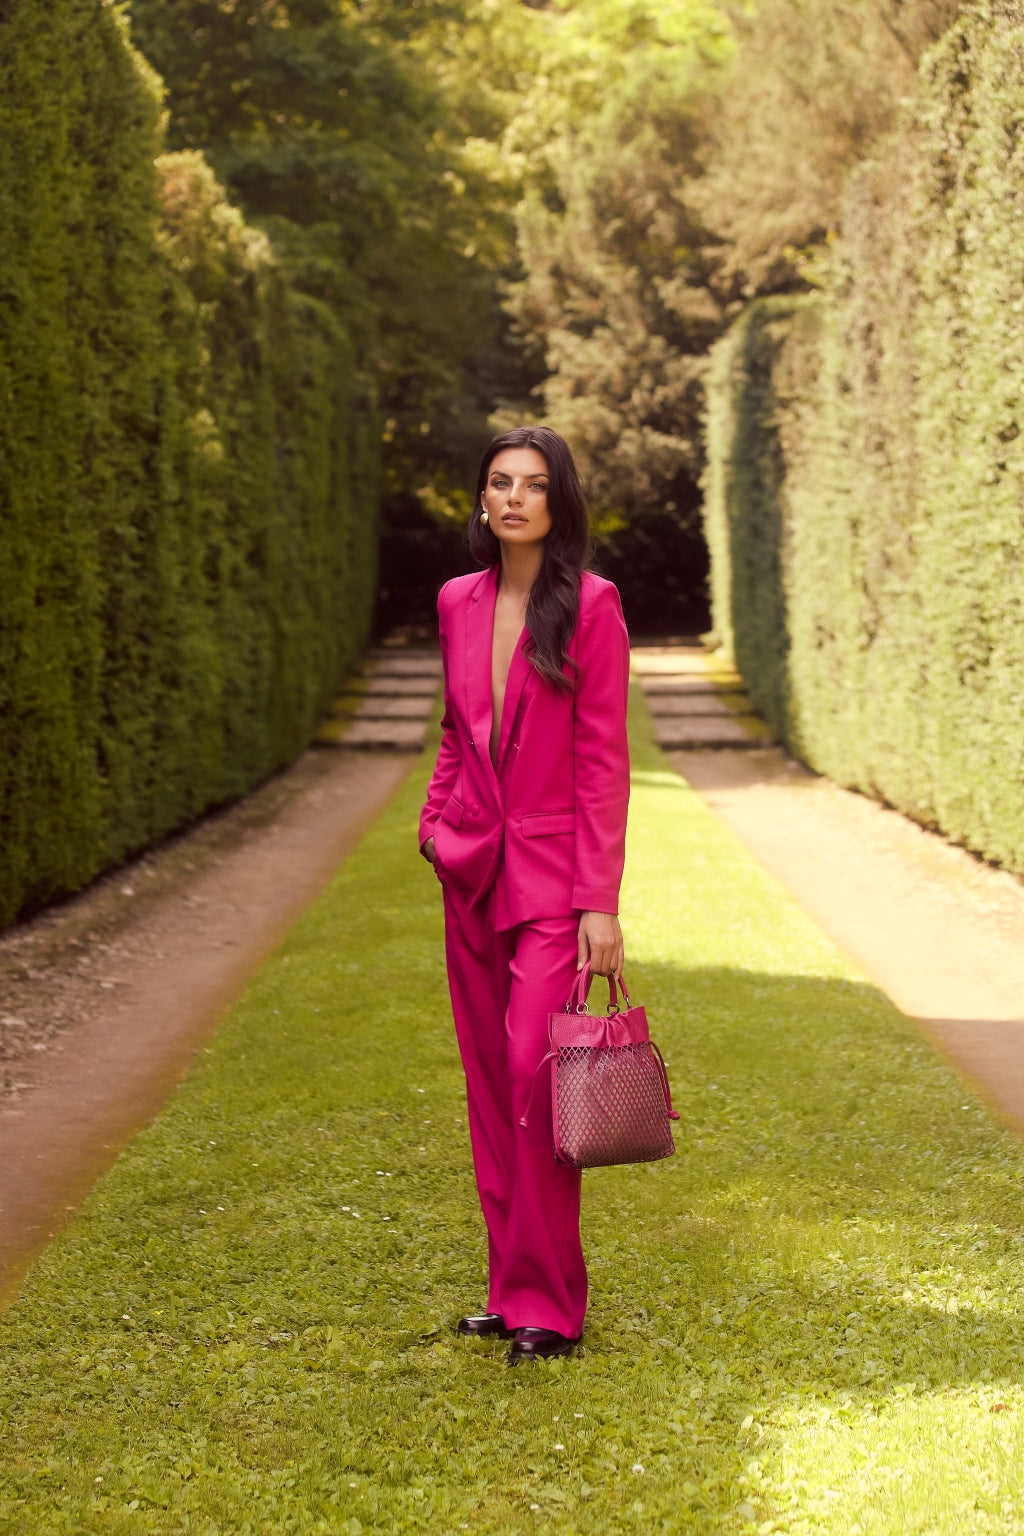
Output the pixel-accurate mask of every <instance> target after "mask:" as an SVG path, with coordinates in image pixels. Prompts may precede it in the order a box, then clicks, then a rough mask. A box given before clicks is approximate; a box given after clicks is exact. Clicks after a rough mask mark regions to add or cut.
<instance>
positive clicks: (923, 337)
mask: <svg viewBox="0 0 1024 1536" xmlns="http://www.w3.org/2000/svg"><path fill="white" fill-rule="evenodd" d="M1022 36H1024V5H1022V4H1020V3H1018V0H983V3H978V4H975V5H973V6H971V7H969V8H968V9H967V11H966V12H965V15H964V16H963V17H962V19H961V21H960V22H958V23H957V25H956V26H955V27H954V28H953V29H952V31H951V32H950V33H949V34H947V36H946V38H945V39H943V41H942V42H941V43H940V44H939V45H938V46H937V47H936V48H935V49H934V50H933V52H932V53H931V54H930V55H928V56H927V57H926V59H925V61H924V63H923V66H922V72H921V87H920V93H919V97H918V99H917V101H916V102H915V103H914V104H913V108H912V110H911V111H910V112H909V114H908V120H907V122H906V125H905V126H904V128H903V129H901V131H900V132H899V134H898V135H896V136H895V137H894V138H893V140H892V141H891V142H890V143H889V144H888V145H887V146H886V147H885V149H884V151H883V152H881V153H880V154H879V155H878V157H877V158H876V159H875V160H873V161H872V162H871V163H869V164H867V165H865V166H864V167H863V168H862V169H861V170H860V171H859V172H858V174H857V176H856V177H855V179H854V182H853V184H852V186H851V189H850V192H849V197H848V201H847V206H846V211H845V217H844V220H843V227H842V234H841V237H840V239H839V240H838V242H837V245H836V247H835V249H834V252H833V256H832V259H831V260H830V262H829V268H828V272H827V275H826V280H825V284H824V291H823V292H822V293H821V294H819V295H814V296H810V297H805V298H803V299H796V300H794V299H784V300H781V299H776V300H763V301H759V302H757V303H755V304H754V305H753V306H752V307H751V308H750V309H749V310H748V311H747V313H746V314H745V315H744V316H743V317H742V318H741V319H740V321H739V322H738V323H737V325H736V326H735V327H734V329H733V330H732V331H731V332H730V334H729V335H727V336H726V337H725V338H723V340H722V342H721V343H719V345H718V347H717V349H716V353H715V356H714V360H713V364H712V370H711V376H710V385H709V388H710V394H709V407H708V450H709V461H710V462H709V468H708V472H707V476H706V483H705V491H706V498H707V500H706V520H707V531H708V538H709V542H710V545H711V549H712V561H713V607H714V625H715V629H716V631H717V632H718V633H719V635H720V636H721V637H722V640H723V643H724V644H725V645H726V647H727V648H728V649H729V650H730V652H731V653H732V654H733V655H734V657H735V659H736V662H737V664H738V666H739V667H740V670H741V671H742V672H743V675H744V676H745V678H746V679H747V681H748V684H749V686H750V689H751V692H752V695H753V697H754V698H755V700H756V702H757V704H758V705H759V707H760V708H761V709H762V710H763V711H764V712H765V714H766V715H767V717H768V718H769V719H770V720H771V722H772V723H773V725H774V726H775V727H776V729H777V730H778V731H779V732H780V733H781V734H782V735H783V736H784V738H785V739H786V741H787V742H788V743H789V744H790V747H791V749H792V750H793V751H794V752H795V753H796V754H797V755H799V756H800V757H802V758H803V759H804V760H805V761H806V762H808V763H810V764H811V766H813V767H814V768H815V769H817V770H819V771H820V772H822V773H825V774H828V775H829V776H830V777H832V778H834V779H836V780H838V781H839V782H840V783H842V784H845V785H849V786H853V787H855V788H857V789H860V790H863V791H865V792H866V793H868V794H871V795H874V796H876V797H878V798H880V799H883V800H885V801H887V802H888V803H890V804H892V805H895V806H897V807H899V808H900V809H901V810H903V811H904V812H906V813H908V814H910V815H912V816H914V817H916V818H917V819H918V820H920V821H921V822H923V823H925V824H926V825H929V826H933V827H937V828H939V829H941V830H942V831H943V832H945V833H946V834H947V835H948V836H950V837H951V838H953V839H955V840H956V841H958V842H962V843H964V844H965V845H966V846H967V847H969V848H972V849H974V850H976V851H977V852H979V853H981V854H983V855H984V856H986V857H987V858H989V859H992V860H995V861H998V862H1000V863H1002V864H1004V865H1005V866H1006V867H1008V868H1009V869H1012V870H1014V871H1017V872H1022V871H1024V435H1022V427H1024V234H1022V231H1024V114H1022V111H1021V103H1022V101H1024V48H1022V46H1021V38H1022Z"/></svg>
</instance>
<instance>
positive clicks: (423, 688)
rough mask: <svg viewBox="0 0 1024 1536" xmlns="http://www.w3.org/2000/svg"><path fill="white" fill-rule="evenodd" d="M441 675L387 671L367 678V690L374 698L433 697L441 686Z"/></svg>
mask: <svg viewBox="0 0 1024 1536" xmlns="http://www.w3.org/2000/svg"><path fill="white" fill-rule="evenodd" d="M440 683H441V679H440V677H435V676H433V675H432V676H430V677H416V676H409V675H408V674H406V673H397V672H395V673H386V674H385V675H384V676H383V677H382V676H380V675H379V674H377V675H375V676H373V677H369V678H367V681H366V689H365V692H366V693H367V695H370V696H372V697H374V698H377V697H391V698H416V697H418V698H426V699H432V698H433V697H434V695H435V693H436V692H437V690H438V688H439V687H440Z"/></svg>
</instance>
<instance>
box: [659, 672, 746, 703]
mask: <svg viewBox="0 0 1024 1536" xmlns="http://www.w3.org/2000/svg"><path fill="white" fill-rule="evenodd" d="M638 681H639V683H640V686H641V687H642V688H643V691H644V693H646V694H647V696H648V698H650V697H652V696H657V695H658V694H662V693H666V694H670V695H671V694H677V693H685V694H708V693H710V694H720V693H723V694H724V693H728V694H733V693H740V694H745V693H746V687H745V685H744V683H743V679H742V678H739V677H736V678H726V679H725V680H723V681H721V682H719V681H718V680H717V679H712V678H711V677H709V676H707V675H704V676H703V677H702V676H700V674H698V673H690V674H687V675H679V674H677V675H675V676H673V675H667V676H665V677H653V676H644V677H642V678H639V679H638Z"/></svg>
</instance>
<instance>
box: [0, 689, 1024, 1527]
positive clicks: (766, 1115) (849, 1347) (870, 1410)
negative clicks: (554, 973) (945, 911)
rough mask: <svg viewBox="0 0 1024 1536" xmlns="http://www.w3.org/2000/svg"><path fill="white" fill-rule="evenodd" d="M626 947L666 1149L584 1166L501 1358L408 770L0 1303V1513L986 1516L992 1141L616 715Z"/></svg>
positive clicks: (1008, 1179) (613, 1520)
mask: <svg viewBox="0 0 1024 1536" xmlns="http://www.w3.org/2000/svg"><path fill="white" fill-rule="evenodd" d="M637 710H638V716H637V719H636V721H635V729H634V738H635V743H636V750H635V766H636V773H635V790H634V802H633V812H632V818H631V850H630V861H629V873H628V876H627V889H626V892H625V903H624V925H625V928H626V932H627V952H628V953H629V954H630V956H631V957H632V958H631V963H630V965H629V967H628V972H627V974H628V976H629V980H630V983H631V985H632V988H633V991H634V994H635V995H637V996H639V997H640V998H642V999H643V1000H644V1001H645V1002H646V1003H647V1004H648V1007H649V1011H650V1014H651V1017H652V1021H653V1024H654V1026H655V1033H656V1035H657V1037H658V1038H659V1040H660V1042H661V1043H662V1045H663V1046H664V1048H665V1052H666V1055H667V1058H668V1061H669V1066H670V1070H671V1072H672V1076H673V1082H674V1086H675V1089H676V1093H677V1096H678V1099H679V1107H680V1109H681V1110H682V1112H683V1120H682V1123H681V1126H680V1137H679V1140H680V1155H679V1156H678V1157H677V1158H675V1159H674V1160H672V1161H671V1162H669V1163H664V1164H657V1165H654V1166H652V1167H650V1168H634V1169H616V1170H602V1171H599V1172H594V1173H591V1174H588V1175H587V1177H586V1180H585V1238H586V1246H587V1250H588V1254H589V1257H590V1261H591V1273H592V1286H593V1291H592V1295H593V1304H592V1312H591V1316H590V1319H589V1322H588V1331H587V1337H586V1347H585V1349H584V1350H582V1351H581V1353H580V1355H579V1357H578V1358H577V1359H575V1360H573V1361H570V1362H556V1363H554V1364H552V1365H549V1366H541V1367H537V1368H535V1369H531V1370H525V1369H524V1370H520V1371H517V1372H509V1371H508V1370H507V1369H506V1368H505V1365H504V1350H503V1349H502V1348H501V1347H500V1346H498V1345H493V1346H489V1345H485V1346H480V1345H475V1346H474V1345H472V1344H464V1343H463V1342H462V1341H458V1340H456V1339H455V1338H453V1337H452V1335H451V1333H450V1325H451V1323H452V1321H453V1320H454V1319H455V1318H456V1317H457V1316H458V1315H459V1313H460V1311H462V1310H464V1309H465V1308H466V1307H471V1306H474V1305H479V1304H480V1302H481V1300H482V1298H483V1286H482V1276H481V1270H482V1265H483V1259H484V1247H483V1241H482V1233H481V1229H480V1222H479V1218H478V1214H477V1208H476V1201H475V1195H474V1192H473V1188H472V1181H471V1176H470V1167H469V1156H468V1147H467V1138H466V1129H465V1114H464V1105H463V1099H462V1082H461V1074H460V1070H459V1066H458V1061H457V1057H456V1052H455V1047H454V1043H453V1040H452V1035H451V1029H450V1024H449V1019H448V1011H447V1001H446V995H445V987H444V972H443V963H442V955H441V948H440V935H441V925H440V912H439V901H438V893H437V891H436V888H435V885H434V883H433V880H432V877H431V875H430V872H429V871H428V870H427V868H426V866H425V865H423V864H422V862H421V861H420V860H419V859H418V857H417V854H416V848H415V823H416V814H417V810H418V805H419V800H420V796H421V794H422V789H423V779H424V774H425V770H423V771H421V772H418V773H416V774H414V776H413V778H412V779H411V780H410V781H409V782H408V783H407V784H406V786H405V787H404V788H403V789H402V790H401V791H400V793H399V796H398V798H397V799H396V800H395V801H394V802H393V803H392V806H391V808H390V809H389V810H388V811H387V813H386V814H385V815H384V817H383V818H382V819H381V820H380V822H379V823H378V824H377V826H376V827H375V828H374V830H373V831H372V832H371V834H370V835H369V836H368V838H367V839H366V840H365V842H364V843H363V844H362V846H361V848H360V849H359V851H358V852H357V853H356V855H355V856H354V857H353V858H352V859H350V861H349V862H348V863H347V864H346V866H345V868H344V869H343V870H342V871H341V873H340V874H339V876H338V878H337V880H336V881H335V882H334V884H333V886H332V887H331V889H330V890H329V892H328V893H327V894H326V896H325V897H323V898H322V899H321V900H320V901H319V903H318V904H317V905H316V906H315V907H314V908H313V909H312V910H311V911H310V912H309V913H308V915H307V916H306V917H305V918H304V919H303V920H302V921H301V922H300V923H299V925H298V926H297V927H296V929H295V930H294V931H293V933H292V934H291V936H290V938H289V940H288V942H287V943H286V944H285V945H284V947H283V948H282V949H281V950H280V951H279V952H278V954H277V955H276V957H275V958H274V959H273V960H272V961H271V963H270V964H268V966H267V967H266V969H265V970H264V971H263V972H262V974H261V975H260V976H259V978H258V979H257V980H256V981H255V982H254V983H253V984H252V985H251V986H250V988H249V990H248V991H247V993H246V995H245V997H244V998H243V999H242V1001H241V1003H240V1004H239V1005H238V1007H237V1008H236V1009H235V1011H234V1013H233V1014H232V1017H231V1018H230V1020H229V1021H228V1023H227V1024H226V1025H225V1026H224V1028H223V1029H222V1030H221V1032H220V1034H219V1035H218V1036H217V1038H216V1040H215V1042H214V1044H213V1046H212V1047H211V1048H210V1049H209V1050H208V1051H206V1052H205V1054H204V1055H203V1057H202V1059H201V1062H200V1064H199V1065H198V1066H197V1069H196V1070H195V1072H194V1073H193V1075H192V1077H191V1078H190V1080H189V1081H188V1083H187V1084H186V1085H185V1087H184V1088H183V1089H182V1090H181V1091H180V1092H179V1093H178V1094H177V1096H176V1097H175V1099H174V1100H173V1102H172V1103H171V1105H170V1106H169V1107H168V1109H167V1110H166V1111H165V1113H164V1114H163V1115H162V1116H161V1117H160V1119H159V1120H158V1121H157V1123H156V1124H155V1125H154V1126H152V1127H151V1128H150V1129H149V1130H148V1131H146V1132H145V1133H144V1134H143V1135H141V1136H140V1137H139V1138H138V1139H137V1141H136V1142H135V1143H134V1144H133V1146H132V1147H131V1149H130V1150H129V1152H128V1153H127V1154H126V1156H125V1157H123V1158H122V1159H121V1161H120V1162H119V1163H118V1165H117V1167H116V1168H115V1169H114V1171H113V1172H112V1173H111V1174H110V1175H109V1176H108V1177H107V1178H106V1179H105V1180H104V1181H103V1183H102V1184H101V1185H100V1186H99V1188H98V1189H97V1190H96V1192H95V1194H94V1196H93V1197H92V1199H91V1201H90V1203H89V1205H88V1207H87V1209H86V1211H85V1214H84V1215H83V1217H82V1218H81V1219H80V1220H79V1221H78V1222H77V1223H76V1224H75V1225H74V1227H73V1228H72V1229H71V1230H70V1231H69V1233H68V1234H67V1235H66V1236H65V1237H64V1238H63V1239H62V1240H61V1241H60V1242H59V1243H58V1244H57V1245H56V1246H55V1247H54V1248H53V1249H52V1250H51V1251H50V1252H49V1253H48V1254H47V1255H46V1257H45V1258H44V1259H43V1261H42V1262H41V1263H40V1264H39V1265H38V1266H37V1268H36V1269H35V1270H34V1271H33V1274H32V1276H31V1278H30V1280H29V1282H28V1284H27V1285H26V1287H25V1290H24V1292H23V1295H22V1298H21V1300H20V1302H19V1303H18V1304H17V1305H16V1306H15V1307H14V1308H12V1309H11V1310H10V1311H9V1312H8V1313H7V1314H6V1315H5V1316H4V1318H3V1319H2V1320H0V1359H2V1365H0V1415H2V1423H3V1437H2V1444H0V1530H3V1532H4V1533H5V1536H7V1533H10V1536H15V1533H17V1536H23V1533H33V1536H35V1533H40V1536H65V1533H67V1536H70V1533H76V1536H79V1533H91V1532H110V1533H115V1536H121V1533H125V1536H128V1533H131V1536H136V1533H138V1536H142V1533H161V1536H163V1533H166V1536H171V1533H174V1536H177V1533H186V1532H187V1533H190V1536H193V1533H202V1536H214V1533H218V1532H225V1533H226V1532H231V1533H243V1532H244V1533H249V1532H252V1533H257V1532H259V1533H262V1532H266V1533H274V1536H278V1533H284V1532H301V1533H306V1532H311V1533H312V1532H327V1533H330V1536H348V1533H352V1536H355V1533H358V1532H368V1531H386V1532H405V1531H427V1532H438V1533H445V1536H447V1533H449V1532H458V1531H461V1530H470V1531H476V1532H502V1533H505V1536H512V1533H515V1532H518V1533H526V1532H545V1531H561V1532H567V1533H602V1536H603V1533H606V1532H633V1531H636V1532H644V1533H646V1532H651V1531H667V1532H676V1531H718V1530H723V1531H729V1532H741V1531H761V1532H768V1531H775V1530H778V1531H787V1532H804V1531H807V1532H812V1531H813V1532H827V1533H828V1536H858V1533H861V1536H862V1533H869V1532H872V1533H873V1532H898V1533H901V1536H902V1533H906V1532H922V1533H923V1532H929V1533H931V1532H949V1533H957V1536H959V1533H962V1532H964V1531H971V1532H979V1531H1006V1532H1011V1531H1020V1530H1021V1529H1024V1454H1022V1453H1024V1434H1022V1427H1021V1426H1022V1419H1024V1392H1022V1390H1021V1388H1020V1386H1019V1385H1018V1384H1017V1383H1018V1382H1019V1381H1020V1378H1021V1373H1022V1365H1024V1344H1022V1337H1024V1335H1022V1328H1021V1318H1020V1311H1021V1306H1022V1301H1024V1237H1022V1231H1021V1190H1022V1182H1024V1180H1022V1175H1024V1150H1022V1149H1021V1148H1020V1147H1019V1146H1018V1145H1017V1143H1016V1142H1015V1141H1014V1140H1012V1139H1011V1138H1010V1137H1009V1136H1008V1135H1007V1134H1006V1133H1005V1132H1003V1131H1002V1130H1001V1129H1000V1128H999V1127H998V1126H997V1125H996V1124H995V1123H994V1122H993V1120H992V1119H991V1117H990V1116H989V1114H988V1113H987V1111H985V1110H984V1109H983V1108H982V1107H981V1106H980V1105H979V1104H978V1103H977V1102H975V1101H974V1100H973V1099H972V1097H971V1096H970V1094H969V1093H968V1092H966V1091H965V1090H964V1089H963V1087H962V1086H961V1085H960V1084H959V1083H957V1082H956V1080H955V1079H953V1078H952V1077H951V1075H950V1074H949V1072H948V1071H947V1070H946V1069H945V1067H944V1066H943V1065H942V1064H941V1063H940V1062H939V1061H938V1060H937V1059H936V1058H935V1057H934V1056H933V1055H932V1054H931V1052H930V1051H929V1050H928V1048H927V1047H925V1046H924V1045H923V1044H922V1043H921V1042H920V1041H919V1040H918V1038H917V1036H916V1034H915V1033H914V1032H913V1030H912V1029H911V1027H910V1026H908V1025H906V1024H905V1023H904V1021H903V1020H902V1019H901V1018H900V1016H899V1015H897V1014H896V1013H895V1011H894V1010H893V1009H892V1007H891V1006H890V1005H889V1004H888V1003H887V1002H886V1001H885V1000H884V999H883V998H882V997H881V996H880V994H879V993H878V992H877V991H876V990H874V989H873V988H872V987H870V986H868V985H866V984H865V983H864V982H863V981H862V980H861V979H860V978H859V977H858V975H857V974H856V972H855V971H854V970H853V969H852V967H851V966H850V965H849V963H848V962H846V961H845V960H844V959H843V958H842V957H841V956H839V955H838V954H837V953H836V952H835V950H834V949H832V947H831V946H830V945H829V944H828V943H827V942H826V940H825V939H824V938H823V937H822V936H821V934H820V933H819V931H818V930H817V929H816V928H815V926H814V925H813V924H812V923H811V922H810V920H809V919H808V918H806V917H805V916H804V914H803V913H802V912H801V911H800V910H799V909H798V908H797V907H796V906H795V905H794V904H793V903H792V902H791V901H790V899H789V898H788V897H787V896H786V895H785V894H783V893H782V892H781V891H780V889H779V888H778V887H777V886H776V885H775V884H774V883H773V882H772V881H771V880H770V879H769V877H768V876H767V875H765V874H763V873H762V872H761V871H760V870H759V869H758V868H757V867H756V866H755V865H753V864H752V862H751V861H750V859H749V857H748V856H747V855H746V854H745V853H744V852H743V851H742V849H741V848H740V846H739V844H738V843H737V842H736V841H735V840H734V838H733V836H732V834H730V833H729V832H728V831H727V830H726V829H725V828H724V827H723V826H722V825H721V824H720V823H719V822H718V821H717V820H716V819H715V818H714V817H713V816H712V815H711V813H710V812H708V811H707V810H706V809H705V808H704V807H703V806H702V804H701V803H700V802H699V801H698V799H697V797H696V796H695V795H694V794H693V793H691V792H690V791H689V790H688V789H687V788H686V787H685V786H684V785H683V784H682V782H681V781H680V780H679V779H678V778H677V777H676V776H675V775H673V774H671V773H670V772H669V771H668V770H667V768H666V766H665V763H664V760H663V759H661V758H660V757H659V755H658V754H657V752H656V751H655V749H654V748H653V747H651V746H650V745H649V732H648V728H647V723H646V720H645V719H644V718H641V713H642V705H640V704H638V705H637Z"/></svg>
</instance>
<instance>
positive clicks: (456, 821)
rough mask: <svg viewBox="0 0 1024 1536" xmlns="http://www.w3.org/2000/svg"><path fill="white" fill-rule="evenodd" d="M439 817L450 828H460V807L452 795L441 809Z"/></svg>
mask: <svg viewBox="0 0 1024 1536" xmlns="http://www.w3.org/2000/svg"><path fill="white" fill-rule="evenodd" d="M441 815H442V817H443V818H444V820H445V821H446V822H447V823H448V825H449V826H450V827H461V826H462V806H461V805H460V804H459V802H458V801H457V800H456V798H455V796H454V795H452V797H451V799H450V800H448V801H447V802H446V804H445V805H444V807H443V808H442V811H441Z"/></svg>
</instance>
